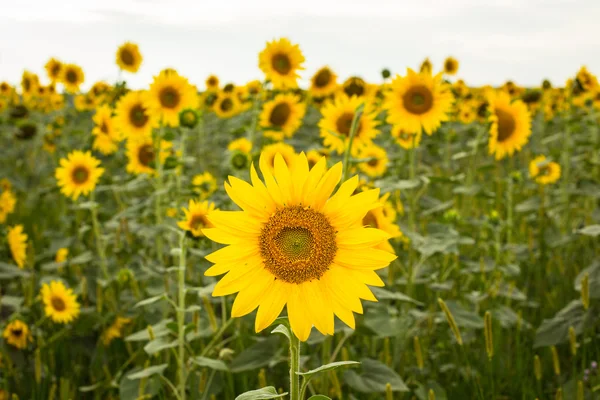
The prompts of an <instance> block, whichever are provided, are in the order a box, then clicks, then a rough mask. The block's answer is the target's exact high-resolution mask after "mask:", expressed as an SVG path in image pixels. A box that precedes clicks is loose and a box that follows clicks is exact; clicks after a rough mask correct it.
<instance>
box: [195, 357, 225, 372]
mask: <svg viewBox="0 0 600 400" xmlns="http://www.w3.org/2000/svg"><path fill="white" fill-rule="evenodd" d="M191 360H192V362H193V363H194V364H196V365H198V366H200V367H207V368H210V369H214V370H216V371H225V372H227V371H229V367H228V366H227V364H225V363H224V362H223V361H221V360H213V359H212V358H207V357H200V356H198V357H193V358H192V359H191Z"/></svg>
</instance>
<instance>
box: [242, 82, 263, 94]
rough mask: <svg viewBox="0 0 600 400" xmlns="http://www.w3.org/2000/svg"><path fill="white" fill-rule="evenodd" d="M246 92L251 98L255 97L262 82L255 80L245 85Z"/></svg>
mask: <svg viewBox="0 0 600 400" xmlns="http://www.w3.org/2000/svg"><path fill="white" fill-rule="evenodd" d="M246 91H247V92H248V95H249V96H251V97H255V96H257V95H258V94H259V93H260V92H261V91H262V82H261V81H259V80H257V79H255V80H253V81H250V82H248V83H246Z"/></svg>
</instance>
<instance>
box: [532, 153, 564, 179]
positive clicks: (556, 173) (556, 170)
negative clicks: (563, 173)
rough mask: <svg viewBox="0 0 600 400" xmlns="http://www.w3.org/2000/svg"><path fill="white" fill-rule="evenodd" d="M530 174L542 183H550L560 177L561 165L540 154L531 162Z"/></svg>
mask: <svg viewBox="0 0 600 400" xmlns="http://www.w3.org/2000/svg"><path fill="white" fill-rule="evenodd" d="M529 175H530V176H531V178H532V179H535V181H536V182H537V183H539V184H541V185H549V184H551V183H554V182H556V181H557V180H558V179H559V178H560V165H559V164H558V163H555V162H553V161H548V160H546V157H545V156H538V157H536V158H534V159H533V160H531V162H530V163H529Z"/></svg>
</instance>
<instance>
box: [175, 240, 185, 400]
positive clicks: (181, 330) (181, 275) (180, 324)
mask: <svg viewBox="0 0 600 400" xmlns="http://www.w3.org/2000/svg"><path fill="white" fill-rule="evenodd" d="M185 244H186V243H185V232H182V233H181V238H180V239H179V250H180V251H181V253H180V255H179V270H178V281H177V290H178V293H177V299H178V302H179V303H178V305H177V333H178V338H177V341H178V345H179V365H178V368H177V369H178V371H177V372H178V379H179V397H180V398H181V399H182V400H185V381H186V371H185V269H186V268H185Z"/></svg>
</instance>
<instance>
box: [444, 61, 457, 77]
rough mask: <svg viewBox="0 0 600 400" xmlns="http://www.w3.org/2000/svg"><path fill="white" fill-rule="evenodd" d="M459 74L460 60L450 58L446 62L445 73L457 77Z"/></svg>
mask: <svg viewBox="0 0 600 400" xmlns="http://www.w3.org/2000/svg"><path fill="white" fill-rule="evenodd" d="M457 72H458V60H457V59H456V58H454V57H448V58H446V60H445V61H444V73H445V74H448V75H456V73H457Z"/></svg>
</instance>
